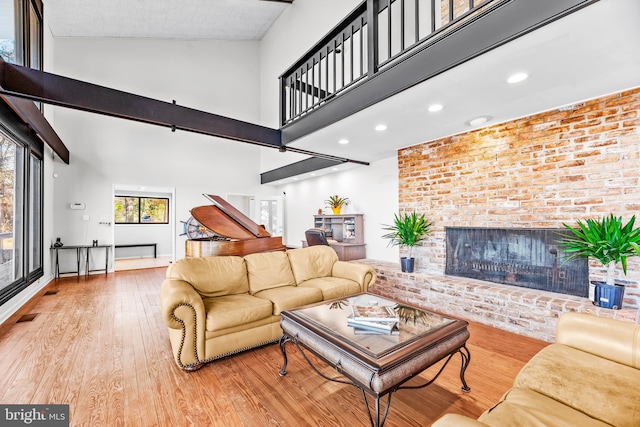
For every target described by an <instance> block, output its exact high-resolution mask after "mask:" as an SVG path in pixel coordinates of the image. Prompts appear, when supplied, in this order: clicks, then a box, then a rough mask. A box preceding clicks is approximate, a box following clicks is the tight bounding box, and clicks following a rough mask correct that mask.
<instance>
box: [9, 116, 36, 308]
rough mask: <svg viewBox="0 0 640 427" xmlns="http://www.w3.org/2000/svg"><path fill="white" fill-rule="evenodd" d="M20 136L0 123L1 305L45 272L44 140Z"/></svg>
mask: <svg viewBox="0 0 640 427" xmlns="http://www.w3.org/2000/svg"><path fill="white" fill-rule="evenodd" d="M1 118H2V117H0V119H1ZM18 135H20V134H19V133H13V132H11V131H10V130H9V129H8V128H5V127H4V126H0V304H3V303H5V302H6V301H8V300H9V299H10V298H11V297H13V296H14V295H15V294H16V293H18V292H20V291H21V290H22V289H24V288H26V287H27V286H28V285H29V284H30V283H32V282H34V281H35V280H36V279H38V278H39V277H41V276H42V275H43V271H42V259H43V258H42V253H43V251H42V248H43V242H42V182H43V181H42V180H43V176H42V159H41V158H40V154H41V151H42V143H41V142H40V141H30V140H29V139H28V138H25V135H20V136H18Z"/></svg>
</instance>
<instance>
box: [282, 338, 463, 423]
mask: <svg viewBox="0 0 640 427" xmlns="http://www.w3.org/2000/svg"><path fill="white" fill-rule="evenodd" d="M288 342H292V343H293V344H294V345H295V346H296V348H297V349H298V351H299V352H300V354H301V355H302V357H303V358H304V359H305V360H306V361H307V363H308V364H309V366H310V367H311V368H312V369H313V370H314V371H315V372H316V373H317V374H318V375H320V376H321V377H322V378H324V379H326V380H328V381H332V382H336V383H341V384H347V385H352V386H354V387H356V388H358V389H360V392H361V393H362V398H363V400H364V406H365V409H366V410H367V415H368V416H369V421H370V422H371V426H372V427H383V426H384V423H385V421H386V419H387V415H388V414H389V408H390V406H391V395H392V394H393V392H395V391H398V390H403V389H407V390H409V389H419V388H424V387H427V386H429V385H431V384H433V382H434V381H435V380H436V379H438V377H439V376H440V374H441V373H442V371H444V368H446V366H447V365H448V364H449V361H450V360H451V359H452V358H453V356H454V355H455V354H457V353H459V354H460V356H461V359H462V363H461V366H460V381H461V382H462V391H464V392H466V393H468V392H470V391H471V389H470V388H469V386H468V385H467V382H466V381H465V379H464V374H465V371H466V370H467V367H468V366H469V362H471V353H469V349H468V348H467V346H466V342H465V343H464V344H463V345H462V347H459V348H457V349H455V350H454V351H452V352H450V353H448V354H445V355H444V356H443V357H442V358H440V359H439V361H442V360H445V359H446V360H445V362H444V364H443V365H442V366H441V367H440V369H439V370H438V372H437V373H436V374H435V375H434V376H433V378H431V379H430V380H428V381H427V382H425V383H424V384H420V385H411V386H403V385H402V384H404V383H405V382H406V381H408V380H409V379H411V378H413V377H414V376H416V375H418V374H420V373H421V372H423V371H424V370H426V369H427V368H429V366H427V367H425V368H424V369H423V370H421V371H419V372H415V373H414V375H413V376H411V377H409V378H407V379H405V380H404V381H402V382H400V383H399V384H397V385H396V386H394V387H392V388H391V389H389V390H387V391H385V392H384V393H377V392H375V391H373V390H370V389H367V388H365V387H364V386H362V385H360V384H358V383H356V382H354V381H351V380H350V379H349V377H348V375H347V373H345V372H344V371H343V369H342V365H341V363H340V361H338V362H337V363H336V364H332V363H330V362H329V361H328V360H326V359H325V358H324V357H322V355H321V354H318V353H316V352H315V351H313V349H311V348H307V349H308V350H309V351H311V352H312V353H314V354H315V355H316V356H317V357H319V358H320V359H322V360H323V361H324V362H325V363H327V364H328V365H329V366H332V367H333V368H335V370H336V372H338V374H340V375H341V376H342V377H329V376H327V375H325V374H324V373H322V372H321V371H320V370H319V369H318V368H317V367H316V366H315V365H314V364H313V362H312V361H311V359H309V357H308V356H307V354H306V353H305V351H304V349H303V346H304V344H302V343H301V342H300V341H299V340H298V336H297V334H296V335H295V336H291V335H288V334H287V333H286V332H285V333H284V334H283V335H282V336H281V337H280V342H279V345H280V351H281V353H282V357H283V364H282V369H280V376H285V375H286V374H287V364H288V359H287V350H286V344H287V343H288ZM344 378H347V379H344ZM367 393H370V394H371V395H372V396H373V398H374V402H373V406H374V411H375V414H372V412H371V409H370V407H369V400H368V399H367ZM385 394H386V395H387V402H386V405H384V413H382V414H381V405H380V398H381V397H384V395H385Z"/></svg>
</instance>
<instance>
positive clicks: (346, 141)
mask: <svg viewBox="0 0 640 427" xmlns="http://www.w3.org/2000/svg"><path fill="white" fill-rule="evenodd" d="M348 143H349V140H348V139H345V138H342V139H341V140H340V141H338V144H348Z"/></svg>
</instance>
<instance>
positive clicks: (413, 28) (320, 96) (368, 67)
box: [280, 0, 508, 126]
mask: <svg viewBox="0 0 640 427" xmlns="http://www.w3.org/2000/svg"><path fill="white" fill-rule="evenodd" d="M505 1H508V0H482V1H480V0H367V1H364V2H362V3H361V4H360V5H359V6H358V7H357V8H356V9H354V10H353V11H352V12H351V13H350V14H349V16H347V17H346V18H345V19H344V20H343V21H342V22H340V23H339V24H338V25H337V26H336V27H334V28H333V29H332V30H331V31H330V32H329V33H328V34H327V35H326V36H325V37H324V38H323V39H322V40H321V41H319V42H318V43H317V44H316V45H315V46H314V47H313V48H312V49H311V50H309V51H308V52H307V53H306V54H305V55H304V56H303V57H302V58H300V59H299V60H298V61H296V63H295V64H293V65H292V66H291V67H290V68H289V69H288V70H287V71H286V72H285V73H284V74H282V76H280V125H281V126H285V125H287V124H289V123H292V122H294V121H295V120H297V119H299V118H301V117H303V116H305V115H306V114H308V113H309V112H311V111H313V110H314V109H316V108H318V107H320V106H322V105H324V104H326V103H327V102H329V101H331V99H333V98H334V97H336V96H340V95H341V94H343V93H345V92H346V91H348V90H349V89H350V88H353V87H354V86H356V85H358V84H359V83H361V82H363V81H365V80H366V79H368V78H371V77H373V76H374V75H376V73H378V72H380V71H381V70H384V69H385V68H387V67H389V66H391V65H392V64H394V63H395V62H397V61H400V60H401V59H402V58H403V57H405V56H407V55H408V54H409V53H410V52H411V51H412V50H414V49H416V48H418V47H420V46H424V45H426V44H428V43H431V42H434V41H435V40H437V39H438V38H440V37H442V36H443V35H445V34H447V33H449V32H451V31H453V30H454V28H455V27H456V26H458V25H460V24H461V23H463V22H466V21H468V20H470V19H476V18H478V17H480V16H482V14H484V13H487V12H488V11H489V10H490V9H492V7H493V6H494V5H495V4H498V3H503V2H505ZM371 22H373V25H370V23H371Z"/></svg>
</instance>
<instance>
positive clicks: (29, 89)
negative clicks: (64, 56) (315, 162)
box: [0, 62, 280, 148]
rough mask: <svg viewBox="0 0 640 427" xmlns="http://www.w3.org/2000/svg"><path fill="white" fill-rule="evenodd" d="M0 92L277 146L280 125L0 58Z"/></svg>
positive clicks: (98, 112) (206, 133)
mask: <svg viewBox="0 0 640 427" xmlns="http://www.w3.org/2000/svg"><path fill="white" fill-rule="evenodd" d="M0 86H1V88H2V89H0V94H2V95H6V96H16V97H22V98H27V99H30V100H33V101H41V102H44V103H47V104H52V105H58V106H62V107H67V108H73V109H76V110H81V111H88V112H91V113H97V114H103V115H107V116H112V117H118V118H122V119H128V120H134V121H139V122H143V123H149V124H153V125H157V126H164V127H167V128H170V129H171V130H176V129H179V130H184V131H188V132H195V133H200V134H204V135H209V136H216V137H220V138H226V139H231V140H235V141H242V142H247V143H251V144H256V145H261V146H270V147H276V148H278V147H280V130H278V129H272V128H268V127H265V126H260V125H256V124H253V123H248V122H243V121H241V120H236V119H232V118H229V117H224V116H219V115H217V114H212V113H207V112H204V111H200V110H195V109H192V108H188V107H183V106H181V105H177V104H176V103H175V101H174V102H173V103H171V102H164V101H159V100H156V99H151V98H147V97H144V96H140V95H134V94H131V93H128V92H123V91H119V90H116V89H111V88H107V87H104V86H99V85H95V84H92V83H87V82H83V81H80V80H75V79H71V78H68V77H62V76H58V75H55V74H50V73H46V72H43V71H38V70H33V69H31V68H26V67H22V66H19V65H15V64H9V63H7V62H0Z"/></svg>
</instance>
